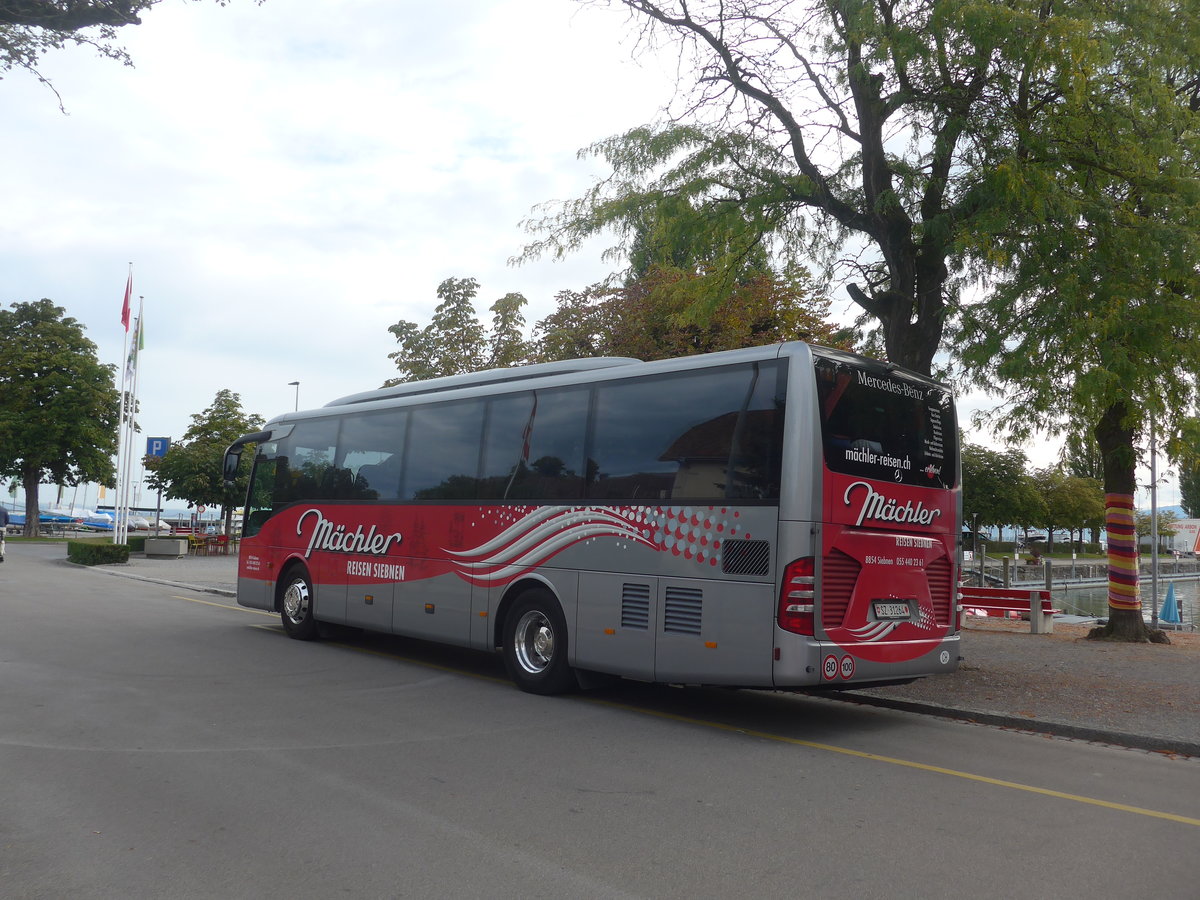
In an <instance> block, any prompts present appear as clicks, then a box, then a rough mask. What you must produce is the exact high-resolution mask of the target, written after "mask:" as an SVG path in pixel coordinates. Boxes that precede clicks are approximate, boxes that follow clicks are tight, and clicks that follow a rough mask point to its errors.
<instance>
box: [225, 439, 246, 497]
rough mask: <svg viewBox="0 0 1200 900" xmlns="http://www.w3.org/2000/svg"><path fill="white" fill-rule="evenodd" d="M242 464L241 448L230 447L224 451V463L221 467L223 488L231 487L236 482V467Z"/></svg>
mask: <svg viewBox="0 0 1200 900" xmlns="http://www.w3.org/2000/svg"><path fill="white" fill-rule="evenodd" d="M241 462H242V448H241V447H240V446H239V447H237V448H236V449H235V448H233V447H230V448H229V449H228V450H226V451H225V462H224V465H223V466H222V470H223V474H224V476H225V487H227V488H231V487H233V483H234V482H235V481H237V474H238V466H239V465H241Z"/></svg>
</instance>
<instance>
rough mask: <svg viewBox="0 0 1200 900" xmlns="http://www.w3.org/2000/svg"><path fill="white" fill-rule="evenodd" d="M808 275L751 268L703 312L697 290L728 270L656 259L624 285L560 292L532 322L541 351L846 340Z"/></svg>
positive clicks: (614, 351)
mask: <svg viewBox="0 0 1200 900" xmlns="http://www.w3.org/2000/svg"><path fill="white" fill-rule="evenodd" d="M805 275H806V273H803V272H793V273H788V274H785V275H776V274H774V273H772V272H770V271H769V270H768V271H762V272H758V273H755V274H749V273H747V274H746V275H745V276H744V278H743V279H742V280H741V281H740V282H738V283H736V284H734V285H732V286H730V287H729V289H728V290H727V291H726V292H725V294H724V297H723V299H721V300H720V301H718V302H717V303H716V304H715V305H713V306H710V307H709V308H708V309H707V310H706V312H705V313H704V314H703V315H697V313H696V310H697V306H698V303H699V301H698V298H701V297H705V296H707V295H709V294H710V293H711V292H712V285H711V282H718V281H721V282H723V280H724V279H723V277H722V276H720V275H718V274H716V273H711V272H707V271H702V272H694V271H690V270H687V269H681V268H670V267H666V266H659V265H652V266H651V267H650V269H649V271H647V273H646V274H645V276H644V277H642V278H639V279H635V280H633V281H630V282H629V283H627V284H626V285H625V286H624V287H621V288H604V287H602V286H600V285H594V286H593V287H592V288H590V289H589V290H588V291H587V292H585V293H584V294H575V293H571V292H563V293H561V294H559V296H558V298H557V299H558V302H559V307H558V309H557V310H556V311H555V312H554V313H552V314H551V315H549V316H547V317H546V318H545V319H543V320H541V321H540V322H538V323H537V325H536V326H535V327H534V343H535V345H536V351H535V356H536V358H537V359H539V360H543V361H549V360H553V359H571V358H576V357H580V356H632V357H634V358H636V359H665V358H668V357H674V356H687V355H690V354H694V353H711V352H715V351H718V350H734V349H737V348H740V347H753V346H757V345H759V344H771V343H776V342H778V341H786V340H806V341H812V342H815V343H820V344H825V345H827V346H838V347H846V340H845V336H844V335H843V334H841V333H840V332H839V331H838V330H837V329H835V328H834V327H833V326H832V325H830V324H829V322H828V321H827V320H826V316H827V315H828V302H827V301H824V300H822V299H814V298H813V297H811V296H810V294H809V292H808V289H807V281H806V278H805Z"/></svg>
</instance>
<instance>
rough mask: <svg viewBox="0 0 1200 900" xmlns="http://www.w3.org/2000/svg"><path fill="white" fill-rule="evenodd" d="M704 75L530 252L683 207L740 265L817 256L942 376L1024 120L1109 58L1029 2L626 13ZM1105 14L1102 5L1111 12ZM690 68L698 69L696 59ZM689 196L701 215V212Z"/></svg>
mask: <svg viewBox="0 0 1200 900" xmlns="http://www.w3.org/2000/svg"><path fill="white" fill-rule="evenodd" d="M606 5H617V6H622V7H625V8H626V9H627V10H628V11H629V12H630V14H631V17H632V18H633V20H634V21H635V22H636V23H637V26H635V27H640V28H641V38H642V40H643V41H644V42H646V43H649V44H654V43H656V42H658V41H660V40H661V39H662V38H664V37H665V38H667V39H668V40H671V41H675V42H678V43H679V44H680V46H681V47H682V48H683V50H684V53H685V60H686V61H685V62H684V63H683V64H682V65H681V66H680V71H681V72H684V73H686V74H685V75H684V77H683V80H684V82H685V84H684V85H683V86H682V87H683V90H682V91H681V92H680V96H681V99H680V100H679V101H678V102H679V105H678V106H677V107H676V108H675V109H672V110H668V111H667V112H668V117H667V120H666V122H665V123H664V124H660V125H654V126H644V127H639V128H635V129H633V130H631V131H629V132H627V133H625V134H622V135H619V136H616V137H613V138H610V139H608V140H604V141H601V142H599V143H597V144H594V145H593V146H592V147H590V148H588V150H587V151H585V152H587V153H590V154H591V155H595V156H599V157H601V158H603V159H604V160H605V161H606V162H607V163H608V165H609V166H610V167H611V169H612V174H611V176H610V177H608V178H606V179H604V180H603V181H601V182H600V183H598V184H597V185H595V186H594V187H593V188H592V189H591V190H590V191H589V192H587V193H586V194H585V195H584V196H582V197H580V198H578V199H576V200H574V201H570V202H567V203H565V204H563V205H561V206H556V207H551V208H549V209H548V210H547V211H546V214H545V215H544V217H541V218H536V219H533V220H531V221H530V222H529V223H528V224H529V227H530V228H531V229H532V230H533V231H534V232H535V233H538V234H540V235H541V237H540V238H539V239H538V240H537V241H536V242H535V243H533V244H532V245H530V247H528V248H527V250H526V254H525V255H526V256H527V257H528V256H534V255H538V254H541V253H554V254H562V253H565V252H567V251H569V250H572V249H574V248H577V247H578V246H580V244H581V243H582V242H583V241H584V240H585V239H587V238H589V237H592V236H594V235H596V234H598V233H601V232H603V231H605V230H607V229H612V228H615V229H616V230H617V231H618V232H619V233H620V234H621V235H622V236H623V238H624V240H626V241H627V242H628V241H632V240H633V239H635V238H637V237H639V236H640V235H641V234H642V229H643V226H644V217H645V213H646V211H647V210H654V209H658V208H660V207H661V205H662V204H663V203H665V202H674V203H677V204H678V208H679V209H681V210H684V211H687V210H690V211H691V214H692V223H691V226H690V228H691V231H692V232H695V231H697V230H700V229H703V230H707V231H708V232H709V233H711V234H713V235H714V236H715V237H717V238H719V241H715V242H714V244H717V243H719V245H720V246H722V247H723V252H722V254H721V256H720V258H719V260H717V262H718V263H719V265H720V267H722V268H723V267H728V266H736V265H739V264H740V263H741V262H742V261H743V260H745V259H746V258H747V256H748V255H751V254H753V252H754V251H755V250H756V248H759V247H761V246H762V245H763V244H764V243H768V244H770V245H771V247H772V249H773V250H775V251H776V252H778V253H781V254H784V255H785V256H786V257H789V258H792V259H795V258H799V256H800V254H803V253H808V254H815V255H816V258H818V259H822V260H824V261H825V263H826V264H827V270H828V271H829V272H831V273H832V274H835V275H836V276H837V277H838V278H840V279H842V280H844V281H845V282H846V284H847V290H848V292H849V294H850V296H851V298H852V299H853V300H854V301H855V303H857V304H858V306H859V307H860V308H861V309H862V310H863V312H864V313H865V314H866V315H867V316H869V317H870V318H871V319H874V320H877V321H878V323H879V324H880V326H881V330H882V333H883V342H884V346H885V347H886V352H887V356H888V358H889V359H890V360H891V361H892V362H896V363H899V364H901V365H904V366H907V367H909V368H911V369H914V370H916V371H918V372H922V373H925V374H929V373H930V372H931V369H932V363H933V357H934V354H935V352H936V351H937V350H938V347H939V344H940V343H941V340H942V337H943V331H944V328H945V325H946V323H947V320H948V318H949V316H950V315H951V313H952V312H953V310H954V307H955V304H956V303H957V299H958V293H957V284H956V282H955V280H954V279H953V278H952V270H953V269H954V267H955V265H956V264H957V263H959V262H961V261H962V260H963V259H964V258H966V257H967V256H969V255H970V254H972V253H974V252H975V251H976V250H977V248H978V247H979V246H981V242H980V241H979V238H978V235H979V234H980V233H981V232H986V231H987V230H989V229H995V228H1004V229H1008V228H1011V227H1012V225H1013V223H1012V222H1011V221H1008V220H1004V221H1001V219H1000V218H999V217H998V216H997V215H996V213H995V210H996V209H997V207H998V206H1001V205H1003V201H1004V191H1005V190H1006V189H1007V188H1008V185H1007V184H1006V183H1005V180H1004V178H1003V177H1002V176H1003V162H1004V161H1005V160H1007V159H1008V158H1009V157H1011V156H1013V155H1015V154H1020V153H1022V152H1024V150H1023V147H1022V146H1021V137H1022V132H1021V131H1020V129H1019V128H1018V125H1019V124H1021V123H1025V122H1027V121H1029V120H1034V121H1036V120H1037V119H1038V118H1039V117H1041V116H1044V115H1052V114H1053V108H1052V107H1053V99H1054V98H1055V97H1057V96H1059V95H1060V94H1061V93H1063V92H1064V91H1069V90H1071V89H1072V87H1073V85H1074V82H1075V80H1076V78H1077V77H1078V76H1079V75H1080V73H1081V72H1082V71H1086V67H1087V65H1088V64H1090V62H1091V60H1090V58H1089V57H1087V55H1086V54H1081V53H1080V49H1081V48H1080V43H1081V41H1082V42H1086V39H1087V35H1086V34H1085V35H1083V36H1082V37H1081V36H1080V35H1079V34H1078V32H1077V30H1076V29H1075V28H1073V25H1074V20H1073V19H1071V18H1070V17H1069V16H1064V15H1061V14H1060V12H1059V11H1060V10H1061V9H1064V8H1066V9H1067V10H1073V9H1074V8H1075V7H1077V6H1080V5H1082V4H1080V3H1070V2H1064V3H1056V4H1050V3H1044V2H1032V0H1014V2H1010V3H977V2H967V0H900V2H896V0H851V2H840V0H839V2H832V0H797V2H794V3H778V2H774V0H676V2H671V0H657V2H656V0H607V4H606ZM1097 8H1099V4H1097ZM688 54H690V55H688ZM681 201H685V202H681Z"/></svg>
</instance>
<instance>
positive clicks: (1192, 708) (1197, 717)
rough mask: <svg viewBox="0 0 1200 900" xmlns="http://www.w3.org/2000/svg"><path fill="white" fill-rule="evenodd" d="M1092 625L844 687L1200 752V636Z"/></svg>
mask: <svg viewBox="0 0 1200 900" xmlns="http://www.w3.org/2000/svg"><path fill="white" fill-rule="evenodd" d="M96 568H97V571H104V572H106V573H108V574H111V575H120V576H123V577H126V578H137V579H140V580H144V581H154V582H159V583H162V584H171V585H177V586H179V587H183V588H189V589H191V590H197V591H205V592H208V593H215V594H221V595H224V596H229V597H232V596H234V593H235V587H236V582H237V558H236V557H234V556H199V557H192V556H189V557H185V558H183V559H146V558H145V557H142V556H132V557H130V560H129V563H128V564H127V565H123V566H98V567H96ZM1089 628H1090V626H1081V625H1066V624H1062V623H1058V622H1056V623H1055V627H1054V633H1053V634H1037V635H1035V634H1030V632H1029V623H1028V622H1014V621H1006V620H1003V619H976V618H969V619H968V620H967V627H966V628H964V629H963V632H962V655H963V657H964V660H963V662H962V663H961V664H960V666H959V670H958V671H957V672H955V673H953V674H950V675H935V676H932V677H929V678H922V679H920V680H918V681H915V682H913V683H912V684H907V685H900V686H898V687H889V688H876V689H873V690H864V691H854V692H844V693H839V694H838V695H837V696H838V697H840V698H842V699H844V700H849V701H851V702H856V703H866V704H872V705H879V706H887V707H891V708H896V709H904V710H908V711H911V712H919V713H924V714H929V715H938V716H947V717H950V718H956V719H965V720H968V721H975V722H980V723H984V724H989V725H998V726H1002V727H1007V728H1018V729H1021V730H1025V731H1035V732H1042V733H1046V734H1055V735H1060V736H1064V737H1072V738H1078V739H1082V740H1091V741H1099V742H1103V743H1109V744H1117V745H1120V746H1125V747H1136V748H1140V749H1144V750H1153V751H1158V752H1163V753H1177V754H1181V755H1186V756H1197V757H1200V634H1190V633H1178V632H1175V633H1172V634H1171V636H1170V637H1171V645H1170V646H1164V645H1160V644H1111V643H1107V642H1102V641H1089V640H1086V639H1085V637H1086V635H1087V632H1088V631H1089Z"/></svg>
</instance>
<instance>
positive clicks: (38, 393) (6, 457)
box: [0, 300, 121, 535]
mask: <svg viewBox="0 0 1200 900" xmlns="http://www.w3.org/2000/svg"><path fill="white" fill-rule="evenodd" d="M65 313H66V310H64V309H63V308H62V307H61V306H56V305H55V304H54V303H53V302H52V301H50V300H38V301H36V302H32V303H13V304H12V307H11V309H0V476H5V477H14V476H15V477H18V478H20V480H21V485H22V486H23V487H24V489H25V534H27V535H35V534H37V528H38V485H39V484H41V483H43V482H53V483H58V484H81V483H83V482H85V481H99V482H102V483H107V484H111V483H112V480H113V478H114V476H115V474H116V473H115V470H114V468H113V461H112V457H113V454H114V453H116V450H117V427H118V419H119V414H120V403H121V397H120V394H119V392H118V391H117V388H116V384H115V381H114V374H113V373H114V372H115V371H116V367H115V366H112V365H103V364H101V362H100V360H99V359H98V357H97V355H96V345H95V344H94V343H92V341H91V340H89V339H88V338H87V337H86V336H85V335H84V327H83V325H82V324H80V323H79V322H78V321H76V320H75V319H73V318H71V317H69V316H66V315H65Z"/></svg>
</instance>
